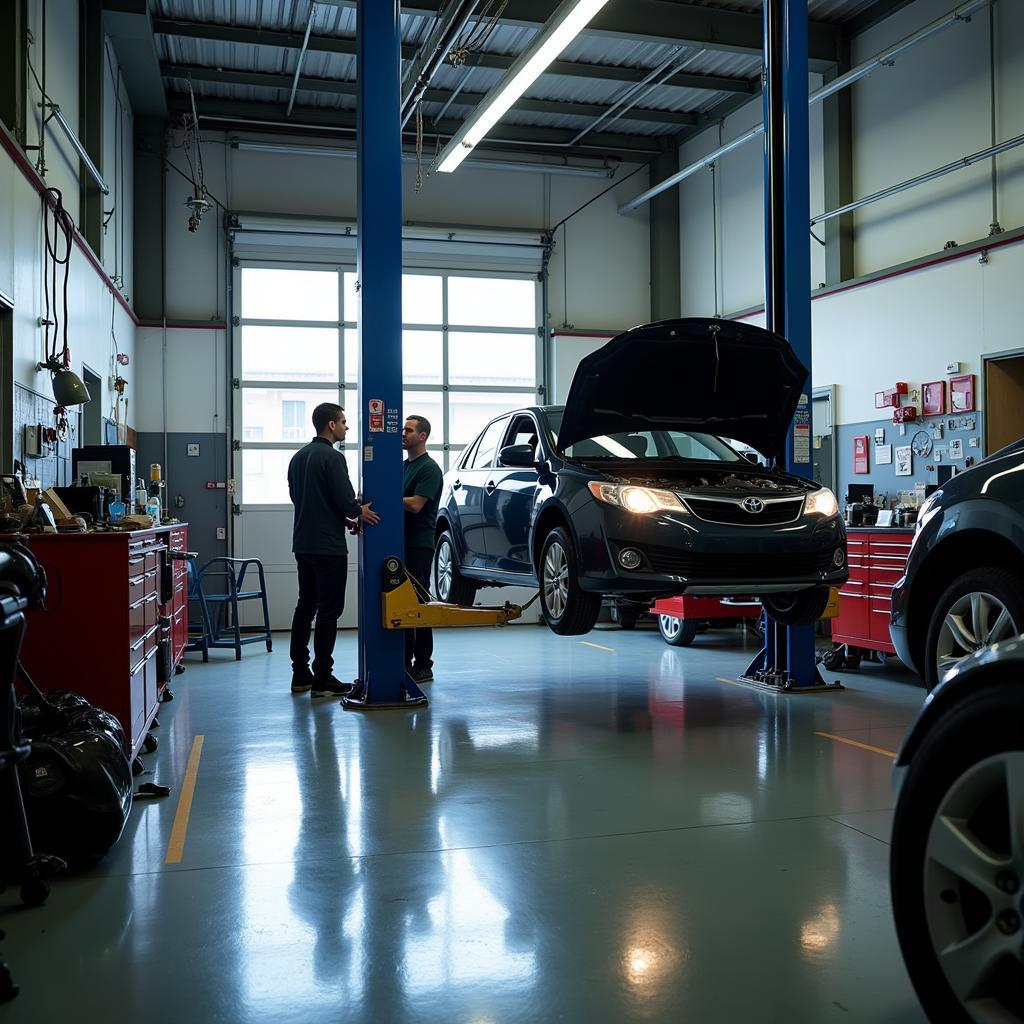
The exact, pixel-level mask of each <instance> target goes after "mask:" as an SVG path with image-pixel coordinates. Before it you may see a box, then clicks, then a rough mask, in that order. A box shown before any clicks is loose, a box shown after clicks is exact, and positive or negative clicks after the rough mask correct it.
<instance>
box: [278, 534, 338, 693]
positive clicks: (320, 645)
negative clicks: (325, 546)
mask: <svg viewBox="0 0 1024 1024" xmlns="http://www.w3.org/2000/svg"><path fill="white" fill-rule="evenodd" d="M295 562H296V564H297V565H298V568H299V601H298V604H296V605H295V615H294V616H293V618H292V643H291V657H292V669H293V670H294V671H299V670H301V669H303V668H305V667H306V666H307V665H308V664H309V634H310V632H311V630H312V627H313V617H314V616H316V631H315V632H314V633H313V675H314V676H316V677H317V678H318V679H326V678H327V677H328V676H330V675H331V674H332V672H333V670H334V641H335V639H336V638H337V634H338V619H340V618H341V613H342V612H343V611H344V610H345V584H346V583H347V582H348V556H347V555H300V554H296V555H295Z"/></svg>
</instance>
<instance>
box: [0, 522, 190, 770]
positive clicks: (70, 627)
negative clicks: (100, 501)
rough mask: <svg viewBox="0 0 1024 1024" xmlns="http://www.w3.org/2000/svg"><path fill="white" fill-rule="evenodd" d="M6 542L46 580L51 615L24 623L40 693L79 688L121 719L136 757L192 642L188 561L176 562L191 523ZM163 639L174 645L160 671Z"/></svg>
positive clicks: (37, 614) (25, 649)
mask: <svg viewBox="0 0 1024 1024" xmlns="http://www.w3.org/2000/svg"><path fill="white" fill-rule="evenodd" d="M3 539H5V540H9V541H17V542H20V543H22V544H25V545H26V546H27V547H28V548H29V549H31V551H32V553H33V554H34V555H35V557H36V559H37V560H38V561H39V564H40V565H41V566H42V567H43V569H44V570H45V571H46V576H47V581H48V593H47V598H46V606H45V608H43V609H37V610H34V611H29V612H27V613H26V616H25V619H26V629H25V640H24V644H23V646H22V651H21V662H22V664H23V665H24V666H25V669H26V671H27V672H28V673H29V675H30V676H32V678H33V679H34V680H35V681H36V683H38V685H39V686H40V687H41V688H42V689H43V690H72V691H74V692H75V693H80V694H81V695H82V696H83V697H85V698H86V699H87V700H88V701H90V702H91V703H92V704H94V705H96V706H97V707H100V708H103V709H104V710H106V711H109V712H111V714H113V715H116V717H117V718H118V720H119V721H120V722H121V725H122V726H123V727H124V730H125V735H126V736H127V737H128V738H129V740H130V741H131V747H132V756H133V757H135V756H136V755H137V754H138V753H139V750H140V749H141V747H142V744H143V742H144V741H145V739H146V733H147V731H148V730H149V727H150V725H151V724H152V721H153V718H154V716H155V715H156V712H157V707H158V706H159V701H160V697H161V694H162V693H163V691H164V689H165V688H166V686H167V682H168V680H167V678H163V677H164V676H169V675H170V674H173V671H174V669H175V668H177V666H178V664H179V662H180V661H181V658H182V655H183V654H184V652H185V647H186V644H187V643H188V580H187V575H188V568H187V563H186V561H185V560H184V559H182V558H171V557H170V553H171V552H172V551H179V552H184V551H185V550H186V548H187V546H188V525H187V524H186V523H175V524H170V525H166V526H158V527H154V528H152V529H148V530H133V531H130V532H129V531H120V532H109V533H66V534H52V533H36V534H24V535H16V536H15V535H8V536H6V537H4V538H3ZM161 618H163V619H164V629H163V630H161V624H160V620H161ZM168 620H169V625H170V629H169V631H168V630H167V628H166V626H167V623H168ZM161 632H163V634H164V636H165V639H166V641H167V642H169V644H170V658H169V659H167V658H165V659H164V668H165V671H163V672H161V670H160V663H159V662H160V639H161ZM168 660H169V662H170V666H168V665H167V661H168ZM168 668H169V671H168V670H167V669H168Z"/></svg>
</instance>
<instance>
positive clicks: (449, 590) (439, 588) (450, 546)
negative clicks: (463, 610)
mask: <svg viewBox="0 0 1024 1024" xmlns="http://www.w3.org/2000/svg"><path fill="white" fill-rule="evenodd" d="M433 577H434V593H435V594H436V595H437V599H438V600H439V601H443V602H444V603H445V604H458V605H465V606H466V607H470V606H472V604H473V602H474V601H475V600H476V592H477V585H476V584H475V583H474V582H473V581H472V580H468V579H466V577H465V576H463V575H462V573H460V572H459V564H458V561H457V559H456V557H455V541H454V540H453V539H452V535H451V533H450V532H449V531H448V530H445V531H444V533H442V534H441V536H440V537H439V538H438V539H437V544H436V546H435V547H434V571H433Z"/></svg>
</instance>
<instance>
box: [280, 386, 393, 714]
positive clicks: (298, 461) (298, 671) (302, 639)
mask: <svg viewBox="0 0 1024 1024" xmlns="http://www.w3.org/2000/svg"><path fill="white" fill-rule="evenodd" d="M313 427H314V428H315V429H316V437H314V438H313V440H312V441H310V443H309V444H307V445H306V447H305V448H300V449H299V451H297V452H296V453H295V455H294V456H293V457H292V461H291V462H290V463H289V464H288V493H289V495H290V496H291V499H292V504H293V505H294V506H295V524H294V527H293V529H292V551H293V552H294V553H295V561H296V564H297V565H298V570H299V601H298V604H296V606H295V615H294V617H293V618H292V642H291V658H292V693H305V692H306V691H307V690H308V691H311V694H310V695H311V696H312V697H333V696H340V695H343V694H346V693H348V692H349V690H350V689H351V687H350V686H348V685H345V684H343V683H342V682H340V681H339V680H338V679H336V678H335V677H334V641H335V638H336V637H337V632H338V619H339V618H341V613H342V612H343V611H344V609H345V584H346V583H347V581H348V545H347V544H346V542H345V530H346V524H347V523H352V522H353V521H354V522H362V523H369V524H370V525H373V524H376V523H379V522H380V517H379V516H378V515H377V513H376V512H374V511H373V509H372V508H371V507H370V506H371V505H372V504H373V503H372V502H367V503H366V504H365V505H362V504H360V503H359V502H358V501H356V496H355V491H354V490H353V489H352V482H351V481H350V480H349V476H348V464H347V463H346V462H345V456H344V455H343V454H342V453H341V452H340V451H338V450H337V449H336V448H335V447H334V445H335V444H336V443H339V442H342V441H344V440H345V434H346V433H347V432H348V425H347V423H346V421H345V411H344V410H343V409H342V407H341V406H340V405H335V404H334V403H333V402H324V403H323V404H321V405H318V406H317V407H316V408H315V409H314V410H313ZM314 616H316V631H315V633H314V634H313V669H312V671H310V667H309V634H310V631H311V630H312V627H313V617H314Z"/></svg>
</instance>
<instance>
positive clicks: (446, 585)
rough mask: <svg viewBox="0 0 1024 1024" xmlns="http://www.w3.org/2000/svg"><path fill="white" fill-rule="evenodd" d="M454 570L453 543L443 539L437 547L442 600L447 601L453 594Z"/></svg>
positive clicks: (438, 587) (438, 593)
mask: <svg viewBox="0 0 1024 1024" xmlns="http://www.w3.org/2000/svg"><path fill="white" fill-rule="evenodd" d="M454 571H455V569H454V566H453V564H452V549H451V545H450V544H449V543H448V541H446V540H443V541H441V546H440V547H439V548H438V549H437V596H438V597H439V598H440V599H441V600H442V601H445V602H447V601H448V598H449V597H450V596H451V592H452V575H453V573H454Z"/></svg>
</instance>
